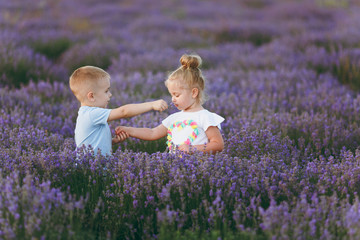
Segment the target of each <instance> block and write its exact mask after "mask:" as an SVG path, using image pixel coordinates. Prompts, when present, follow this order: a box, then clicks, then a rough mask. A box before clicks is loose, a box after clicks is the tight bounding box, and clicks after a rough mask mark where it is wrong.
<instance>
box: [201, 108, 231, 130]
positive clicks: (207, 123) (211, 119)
mask: <svg viewBox="0 0 360 240" xmlns="http://www.w3.org/2000/svg"><path fill="white" fill-rule="evenodd" d="M224 120H225V119H224V118H223V117H221V116H220V115H217V114H216V113H212V112H207V114H206V116H204V118H203V123H202V124H203V128H204V131H206V130H207V129H208V128H209V127H212V126H214V127H218V128H219V129H221V123H222V122H223V121H224Z"/></svg>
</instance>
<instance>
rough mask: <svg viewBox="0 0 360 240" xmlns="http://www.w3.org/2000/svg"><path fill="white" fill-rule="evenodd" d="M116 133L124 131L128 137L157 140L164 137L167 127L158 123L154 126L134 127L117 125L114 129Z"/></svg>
mask: <svg viewBox="0 0 360 240" xmlns="http://www.w3.org/2000/svg"><path fill="white" fill-rule="evenodd" d="M115 131H116V134H120V133H121V132H122V131H123V132H126V133H127V134H128V135H129V136H130V137H134V138H138V139H141V140H148V141H151V140H157V139H160V138H162V137H165V136H166V134H167V128H166V127H165V126H164V125H162V124H160V125H159V126H157V127H155V128H135V127H124V126H119V127H117V128H116V129H115Z"/></svg>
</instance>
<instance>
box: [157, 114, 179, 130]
mask: <svg viewBox="0 0 360 240" xmlns="http://www.w3.org/2000/svg"><path fill="white" fill-rule="evenodd" d="M178 115H179V114H178V113H174V114H171V115H170V116H168V117H167V118H165V119H164V120H163V121H162V122H161V123H162V125H164V126H165V127H166V128H169V127H170V126H171V124H173V122H174V120H176V117H177V116H178Z"/></svg>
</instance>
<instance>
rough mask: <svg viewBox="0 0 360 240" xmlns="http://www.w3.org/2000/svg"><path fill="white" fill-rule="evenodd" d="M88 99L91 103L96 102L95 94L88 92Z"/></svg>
mask: <svg viewBox="0 0 360 240" xmlns="http://www.w3.org/2000/svg"><path fill="white" fill-rule="evenodd" d="M86 97H87V99H88V100H89V101H90V102H93V101H95V98H94V93H93V92H88V93H87V94H86Z"/></svg>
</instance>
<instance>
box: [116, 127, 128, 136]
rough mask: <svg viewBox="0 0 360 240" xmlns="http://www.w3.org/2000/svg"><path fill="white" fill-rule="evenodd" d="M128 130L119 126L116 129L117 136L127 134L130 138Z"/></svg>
mask: <svg viewBox="0 0 360 240" xmlns="http://www.w3.org/2000/svg"><path fill="white" fill-rule="evenodd" d="M126 129H127V127H125V126H118V127H116V128H115V133H116V135H119V134H121V133H125V134H127V136H128V137H129V134H128V133H127V131H126Z"/></svg>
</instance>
